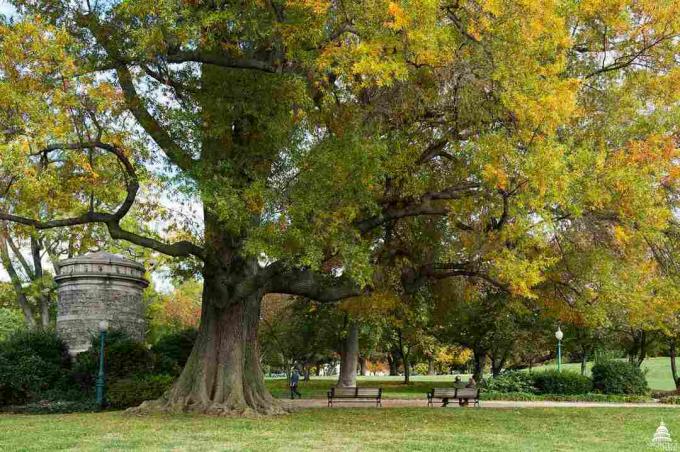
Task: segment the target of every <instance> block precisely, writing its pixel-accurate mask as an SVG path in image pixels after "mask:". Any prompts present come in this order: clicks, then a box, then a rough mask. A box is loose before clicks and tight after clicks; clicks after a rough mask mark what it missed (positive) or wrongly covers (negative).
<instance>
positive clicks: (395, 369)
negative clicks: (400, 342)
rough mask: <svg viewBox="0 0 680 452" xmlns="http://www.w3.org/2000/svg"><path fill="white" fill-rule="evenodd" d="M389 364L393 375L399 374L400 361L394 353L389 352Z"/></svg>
mask: <svg viewBox="0 0 680 452" xmlns="http://www.w3.org/2000/svg"><path fill="white" fill-rule="evenodd" d="M387 364H388V365H389V366H390V376H391V377H393V376H395V375H398V374H399V361H398V360H397V358H396V357H395V356H394V355H393V354H392V353H388V354H387Z"/></svg>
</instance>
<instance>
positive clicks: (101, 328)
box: [99, 320, 109, 333]
mask: <svg viewBox="0 0 680 452" xmlns="http://www.w3.org/2000/svg"><path fill="white" fill-rule="evenodd" d="M108 330H109V322H108V321H107V320H102V321H100V322H99V332H101V333H106V332H107V331H108Z"/></svg>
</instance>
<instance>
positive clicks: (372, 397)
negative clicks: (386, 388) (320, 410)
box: [328, 387, 382, 407]
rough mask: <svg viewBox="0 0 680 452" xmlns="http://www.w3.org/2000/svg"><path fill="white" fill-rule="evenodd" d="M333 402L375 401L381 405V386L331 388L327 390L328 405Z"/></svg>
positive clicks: (331, 404)
mask: <svg viewBox="0 0 680 452" xmlns="http://www.w3.org/2000/svg"><path fill="white" fill-rule="evenodd" d="M333 402H375V406H376V407H381V406H382V388H359V387H357V388H331V389H330V391H328V406H329V407H332V406H333Z"/></svg>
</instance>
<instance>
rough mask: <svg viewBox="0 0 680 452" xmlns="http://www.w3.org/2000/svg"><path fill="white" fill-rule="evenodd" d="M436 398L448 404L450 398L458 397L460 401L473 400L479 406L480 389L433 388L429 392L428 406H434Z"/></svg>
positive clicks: (444, 404)
mask: <svg viewBox="0 0 680 452" xmlns="http://www.w3.org/2000/svg"><path fill="white" fill-rule="evenodd" d="M435 399H438V400H441V401H442V404H443V406H446V405H447V404H448V402H449V401H450V400H452V399H453V400H455V399H458V401H459V402H460V403H462V402H463V401H466V402H469V401H470V400H472V401H473V402H474V405H475V406H477V407H478V406H479V389H477V388H433V389H432V390H431V391H430V392H428V393H427V406H433V404H434V401H435Z"/></svg>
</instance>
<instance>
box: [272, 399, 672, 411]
mask: <svg viewBox="0 0 680 452" xmlns="http://www.w3.org/2000/svg"><path fill="white" fill-rule="evenodd" d="M285 402H286V403H287V404H288V405H289V406H290V407H292V408H326V407H327V406H328V403H327V401H326V399H296V400H285ZM374 406H375V403H369V402H365V403H351V402H341V403H338V404H336V405H335V406H334V407H333V408H357V407H363V408H370V407H374ZM382 406H383V408H406V407H409V408H427V401H426V400H415V399H383V401H382ZM435 406H437V405H435ZM481 406H482V408H669V409H673V408H680V405H667V404H664V403H656V402H647V403H616V402H554V401H511V400H482V401H481ZM451 407H453V408H459V407H458V405H457V404H453V403H452V404H450V405H449V408H451Z"/></svg>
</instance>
